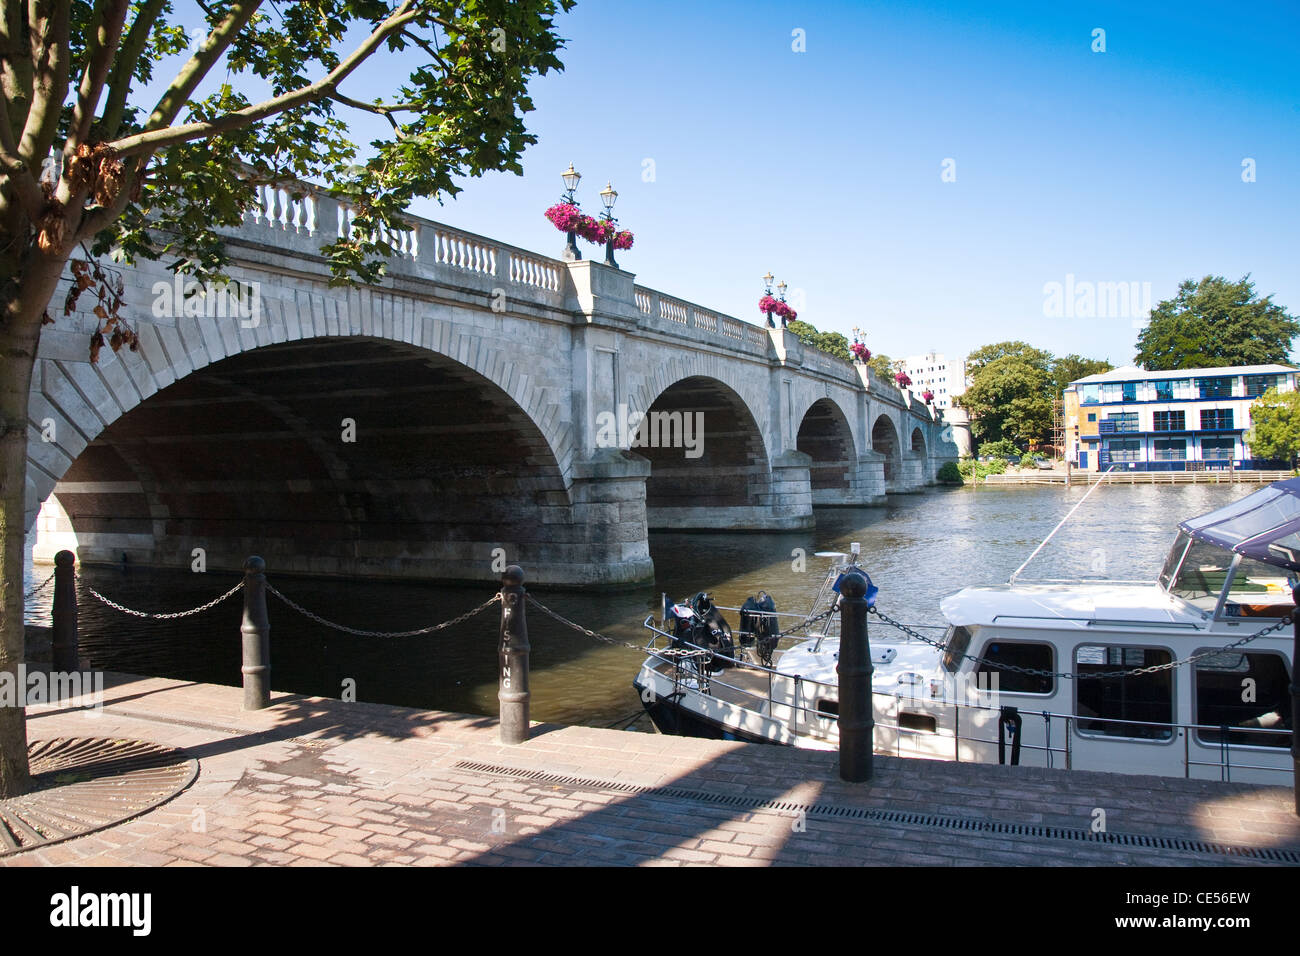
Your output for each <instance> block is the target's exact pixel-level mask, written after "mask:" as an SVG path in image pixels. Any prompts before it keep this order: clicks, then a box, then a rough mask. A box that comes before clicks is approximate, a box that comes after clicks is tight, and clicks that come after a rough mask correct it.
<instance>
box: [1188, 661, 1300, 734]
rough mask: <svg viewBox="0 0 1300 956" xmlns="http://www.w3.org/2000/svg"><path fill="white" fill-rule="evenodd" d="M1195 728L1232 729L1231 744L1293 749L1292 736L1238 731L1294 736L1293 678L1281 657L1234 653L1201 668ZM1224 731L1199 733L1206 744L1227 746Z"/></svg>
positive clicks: (1198, 670)
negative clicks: (1292, 717)
mask: <svg viewBox="0 0 1300 956" xmlns="http://www.w3.org/2000/svg"><path fill="white" fill-rule="evenodd" d="M1195 666H1196V698H1195V707H1196V722H1197V723H1198V724H1207V725H1209V726H1211V727H1215V728H1220V727H1226V728H1228V733H1227V738H1228V743H1230V744H1250V745H1253V746H1256V747H1277V748H1279V749H1282V748H1290V746H1291V735H1290V734H1277V733H1272V734H1269V733H1260V732H1259V731H1258V730H1256V731H1254V732H1252V731H1250V730H1242V729H1239V728H1243V727H1251V728H1261V727H1266V728H1270V729H1273V730H1291V729H1292V728H1291V676H1290V675H1289V674H1288V673H1287V670H1286V661H1285V660H1283V658H1282V655H1281V654H1272V653H1263V652H1255V653H1242V652H1241V651H1229V652H1226V653H1223V654H1215V655H1213V656H1211V657H1205V658H1202V659H1201V660H1199V661H1197V662H1196V665H1195ZM1223 738H1224V733H1223V731H1222V730H1219V729H1215V730H1197V731H1196V739H1197V740H1199V741H1200V742H1201V743H1206V744H1218V743H1222V742H1223Z"/></svg>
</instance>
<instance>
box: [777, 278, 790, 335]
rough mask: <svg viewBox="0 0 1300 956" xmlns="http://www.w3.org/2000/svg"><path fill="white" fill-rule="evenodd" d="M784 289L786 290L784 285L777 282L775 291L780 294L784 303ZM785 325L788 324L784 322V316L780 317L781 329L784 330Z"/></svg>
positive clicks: (782, 282)
mask: <svg viewBox="0 0 1300 956" xmlns="http://www.w3.org/2000/svg"><path fill="white" fill-rule="evenodd" d="M785 289H786V285H785V282H784V281H781V282H778V283H777V284H776V291H777V292H779V293H780V294H781V301H782V302H784V301H785ZM787 325H789V323H788V322H787V321H786V319H785V316H784V315H783V316H781V328H783V329H784V328H785V327H786V326H787Z"/></svg>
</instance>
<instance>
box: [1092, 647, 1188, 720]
mask: <svg viewBox="0 0 1300 956" xmlns="http://www.w3.org/2000/svg"><path fill="white" fill-rule="evenodd" d="M1170 659H1171V658H1170V656H1169V652H1168V651H1167V650H1165V649H1164V648H1158V647H1107V646H1094V647H1088V646H1083V647H1080V648H1078V649H1077V650H1076V651H1075V652H1074V670H1075V673H1076V674H1080V675H1083V674H1105V673H1113V672H1117V671H1118V672H1122V671H1128V670H1132V669H1134V668H1137V667H1154V666H1156V665H1158V664H1168V663H1169V662H1170ZM1075 684H1076V685H1077V687H1076V690H1075V693H1076V694H1077V695H1078V696H1077V700H1076V708H1075V709H1076V712H1077V713H1078V715H1079V722H1078V724H1077V726H1078V728H1079V733H1080V734H1088V735H1097V736H1101V737H1130V738H1137V739H1139V740H1171V739H1173V733H1174V730H1173V728H1172V727H1170V726H1168V725H1169V724H1172V723H1173V720H1174V678H1173V674H1172V673H1170V671H1168V670H1163V671H1156V672H1155V673H1152V674H1139V675H1136V676H1133V677H1123V678H1116V679H1114V680H1076V681H1075ZM1119 721H1138V723H1127V722H1126V723H1119ZM1146 721H1151V723H1145V722H1146ZM1161 725H1164V726H1161Z"/></svg>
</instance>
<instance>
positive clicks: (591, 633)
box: [528, 594, 645, 653]
mask: <svg viewBox="0 0 1300 956" xmlns="http://www.w3.org/2000/svg"><path fill="white" fill-rule="evenodd" d="M528 603H529V604H531V605H533V607H535V608H537V610H539V611H541V612H542V613H543V614H545V615H546V616H547V617H552V618H554V619H555V620H557V621H559V622H560V623H561V624H564V625H566V626H568V627H571V628H573V629H574V630H575V631H580V632H581V633H583V634H586V635H587V636H588V637H594V638H595V639H596V640H598V641H604V642H605V643H606V644H613V645H614V646H615V647H627V648H631V649H632V650H634V651H637V652H638V653H644V652H645V646H644V645H642V644H630V643H628V642H627V641H620V640H617V639H615V638H612V637H606V636H605V635H604V634H601V633H599V632H598V631H593V630H592V629H591V628H589V627H583V626H582V625H581V624H577V623H575V622H573V621H570V620H569V619H568V618H567V617H565V616H564V615H563V614H557V613H556V612H555V611H552V610H551V609H550V608H549V607H547V606H546V605H545V604H543V603H542V602H541V601H539V600H537V598H535V597H533V596H532V595H531V594H530V595H528Z"/></svg>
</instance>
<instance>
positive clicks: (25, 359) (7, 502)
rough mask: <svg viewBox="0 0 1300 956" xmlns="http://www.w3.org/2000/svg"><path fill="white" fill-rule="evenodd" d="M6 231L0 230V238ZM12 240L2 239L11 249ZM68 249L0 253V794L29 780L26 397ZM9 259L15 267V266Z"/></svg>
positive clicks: (18, 791)
mask: <svg viewBox="0 0 1300 956" xmlns="http://www.w3.org/2000/svg"><path fill="white" fill-rule="evenodd" d="M6 238H7V237H6V236H5V235H4V233H3V231H0V243H3V240H4V239H6ZM15 245H16V244H15V243H13V242H10V243H8V246H7V248H8V249H10V250H12V249H13V248H14V246H15ZM66 261H67V254H66V253H63V254H55V255H53V256H47V255H44V254H41V253H39V252H37V251H36V250H35V249H33V248H31V247H30V246H29V247H28V249H27V250H26V254H25V255H21V256H20V255H13V253H12V252H11V253H10V256H0V270H2V271H0V275H4V274H6V273H7V274H8V275H9V276H15V277H17V278H16V279H9V281H7V282H3V280H0V282H2V283H3V284H2V285H0V681H5V682H12V686H13V688H14V691H15V692H16V695H17V699H16V700H14V701H13V703H14V704H15V705H18V706H11V707H10V706H0V799H4V798H6V797H13V796H18V795H19V794H22V793H25V792H26V791H27V790H28V789H29V788H30V786H31V774H30V772H29V770H28V764H27V727H26V716H27V715H26V712H25V710H24V709H23V707H22V706H21V705H22V703H23V701H24V699H25V697H26V688H25V687H22V686H19V685H18V683H17V671H18V666H19V664H21V663H22V660H23V657H24V654H25V651H26V648H25V645H26V640H25V637H26V635H25V631H24V621H23V604H24V601H23V545H24V544H25V543H26V534H27V525H26V520H25V519H26V515H25V513H24V512H25V509H26V498H27V400H28V394H29V392H30V390H31V383H32V372H33V369H34V367H35V364H36V348H37V345H38V343H39V342H40V337H41V317H42V316H43V315H44V314H45V309H46V306H47V305H48V304H49V301H50V297H51V296H52V295H53V294H54V289H55V287H56V286H57V285H58V282H59V276H60V275H62V273H63V267H64V264H65V263H66ZM15 266H16V268H14V267H15Z"/></svg>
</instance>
